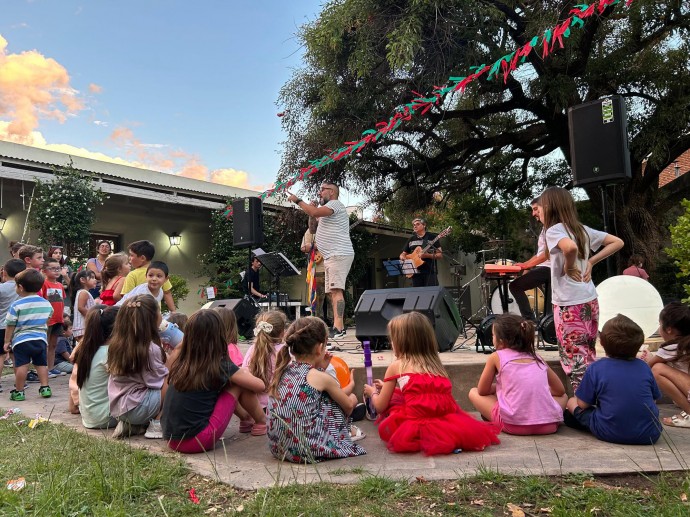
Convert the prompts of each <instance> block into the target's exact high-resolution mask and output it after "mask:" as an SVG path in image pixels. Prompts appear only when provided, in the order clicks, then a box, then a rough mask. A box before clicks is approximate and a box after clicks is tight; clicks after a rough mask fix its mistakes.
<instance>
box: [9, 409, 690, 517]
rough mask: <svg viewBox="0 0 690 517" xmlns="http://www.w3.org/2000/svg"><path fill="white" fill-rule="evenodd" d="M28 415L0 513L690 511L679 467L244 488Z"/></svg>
mask: <svg viewBox="0 0 690 517" xmlns="http://www.w3.org/2000/svg"><path fill="white" fill-rule="evenodd" d="M29 418H30V416H28V415H21V414H20V415H14V416H11V417H9V418H8V419H6V420H1V421H0V443H2V444H3V445H2V446H0V473H2V479H1V481H2V486H0V514H1V515H13V516H15V515H51V516H52V515H65V516H77V515H97V516H100V515H105V516H110V515H122V516H125V515H127V516H130V515H136V516H139V515H142V516H147V515H158V516H173V515H235V514H239V515H281V516H282V515H333V516H347V515H357V516H366V515H383V516H396V517H399V516H402V515H508V516H512V517H519V516H524V515H527V516H530V515H532V516H534V515H541V516H549V515H554V516H557V515H568V516H570V515H583V516H584V515H587V516H592V515H606V516H608V515H621V516H633V515H654V516H660V515H669V516H670V515H678V516H686V515H688V514H690V505H689V504H688V503H687V496H686V494H690V474H688V473H687V472H668V473H662V474H659V475H649V476H647V475H638V474H630V475H626V476H616V477H593V476H590V475H567V476H562V477H542V476H528V477H520V476H510V475H505V474H500V473H498V472H496V471H494V470H490V469H484V470H480V471H479V472H477V473H476V475H475V476H472V477H462V478H458V479H455V480H450V481H443V482H429V481H427V480H426V479H424V478H423V477H419V478H417V479H413V480H396V479H390V478H384V477H378V476H371V475H369V474H367V473H366V472H364V471H362V470H361V469H348V468H347V465H346V464H343V467H342V468H340V469H338V470H336V471H334V472H333V473H332V474H331V476H333V479H337V477H338V475H346V474H361V478H360V480H359V481H358V482H357V483H356V484H354V485H340V484H337V483H326V482H323V483H318V484H312V485H306V486H304V485H289V486H284V487H273V488H269V489H265V490H258V491H242V490H236V489H234V488H232V487H229V486H227V485H224V484H222V483H218V482H216V481H215V480H213V479H208V478H205V477H202V476H199V475H197V474H195V473H193V472H191V471H190V470H189V469H188V468H187V467H186V466H185V464H184V463H183V462H182V461H181V460H180V459H179V458H178V457H177V456H175V455H173V454H170V455H158V454H150V453H148V452H147V451H145V450H142V449H140V448H136V447H130V446H129V445H128V444H127V443H123V442H114V441H112V440H105V439H100V438H97V437H93V436H88V435H86V434H84V433H80V432H78V431H75V430H73V429H70V428H68V427H65V426H63V425H55V424H52V423H46V422H44V423H41V424H40V425H39V426H37V427H36V428H34V429H30V428H29V427H28V423H29ZM22 420H24V422H23V423H22V424H20V422H21V421H22ZM19 477H24V478H25V480H26V486H25V487H24V488H23V489H21V490H18V491H13V490H9V489H7V482H8V481H9V480H11V479H17V478H19ZM192 489H193V495H194V496H196V498H198V504H197V503H195V502H194V501H193V500H192V499H194V497H192V496H190V490H192Z"/></svg>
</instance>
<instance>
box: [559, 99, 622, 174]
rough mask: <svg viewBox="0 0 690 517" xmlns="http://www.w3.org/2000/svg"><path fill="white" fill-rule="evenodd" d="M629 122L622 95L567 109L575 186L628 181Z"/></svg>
mask: <svg viewBox="0 0 690 517" xmlns="http://www.w3.org/2000/svg"><path fill="white" fill-rule="evenodd" d="M627 127H628V120H627V115H626V112H625V102H624V101H623V98H622V97H621V96H619V95H616V96H613V97H607V98H605V99H599V100H596V101H592V102H586V103H585V104H580V105H578V106H573V107H571V108H570V109H568V128H569V132H570V158H571V168H572V171H573V185H574V186H576V187H584V186H587V185H606V184H610V183H619V182H623V181H626V180H629V179H630V177H631V172H630V151H628V130H627Z"/></svg>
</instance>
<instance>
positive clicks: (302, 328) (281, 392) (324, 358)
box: [268, 316, 366, 463]
mask: <svg viewBox="0 0 690 517" xmlns="http://www.w3.org/2000/svg"><path fill="white" fill-rule="evenodd" d="M285 342H286V346H284V347H282V348H281V350H280V352H278V361H277V363H276V368H275V373H274V375H273V382H272V383H271V386H270V390H269V393H270V397H269V403H268V439H269V445H270V450H271V453H272V454H273V456H275V457H276V458H278V459H279V460H286V461H290V462H293V463H314V462H319V461H324V460H329V459H336V458H346V457H350V456H360V455H362V454H366V451H365V450H364V449H362V448H361V447H360V446H359V445H357V444H356V443H353V441H352V438H351V436H350V419H349V415H350V414H351V413H352V410H353V409H354V408H355V406H356V404H357V397H356V396H355V395H353V394H350V395H348V394H347V393H345V392H344V391H343V390H342V389H341V388H340V384H339V383H338V381H337V380H336V379H335V378H333V377H332V376H331V375H329V374H328V373H326V372H325V369H326V367H327V366H328V364H329V363H330V358H331V356H330V354H329V353H328V352H326V344H327V343H328V329H327V328H326V324H325V323H324V322H323V321H322V320H320V319H318V318H314V317H311V316H309V317H305V318H300V319H298V320H297V321H295V322H294V323H293V324H292V325H290V327H289V328H288V330H287V333H286V334H285ZM291 355H292V356H294V358H295V360H294V361H292V360H291Z"/></svg>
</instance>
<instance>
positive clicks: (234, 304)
mask: <svg viewBox="0 0 690 517" xmlns="http://www.w3.org/2000/svg"><path fill="white" fill-rule="evenodd" d="M215 307H226V308H228V309H232V312H234V313H235V317H236V318H237V332H238V333H239V335H240V336H244V337H252V335H253V334H252V331H253V330H254V318H256V315H257V314H258V313H259V308H258V307H256V306H255V305H254V304H253V303H252V302H250V301H249V300H246V299H245V298H234V299H228V300H213V301H212V302H208V303H207V304H205V305H204V306H203V308H204V309H213V308H215Z"/></svg>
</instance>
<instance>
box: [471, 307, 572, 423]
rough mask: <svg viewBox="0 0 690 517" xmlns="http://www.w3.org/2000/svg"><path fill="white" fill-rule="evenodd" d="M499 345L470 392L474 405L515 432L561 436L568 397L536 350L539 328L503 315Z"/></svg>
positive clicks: (496, 337) (496, 333) (496, 335)
mask: <svg viewBox="0 0 690 517" xmlns="http://www.w3.org/2000/svg"><path fill="white" fill-rule="evenodd" d="M493 344H494V347H495V348H496V351H495V352H494V353H493V354H491V355H490V356H489V359H488V360H487V361H486V366H485V367H484V371H483V372H482V375H481V377H480V378H479V384H478V385H477V387H476V388H472V389H471V390H470V393H469V397H470V401H471V402H472V404H473V405H474V407H475V408H477V411H479V412H480V413H481V415H482V416H483V417H484V418H486V419H488V420H490V421H492V422H497V423H500V424H502V425H503V431H505V432H506V433H509V434H518V435H535V434H552V433H555V432H556V431H557V430H558V426H559V425H560V424H561V422H563V410H564V409H565V405H566V403H567V402H568V395H566V393H565V388H564V386H563V383H562V382H561V380H560V379H559V378H558V376H557V375H556V374H555V373H554V371H553V370H552V369H551V368H549V366H548V365H547V364H546V363H545V362H544V360H543V359H542V358H541V357H539V356H538V355H537V353H536V351H535V349H534V324H533V323H532V322H530V321H527V320H525V319H523V318H522V317H520V316H516V315H514V314H501V315H500V316H498V318H496V320H495V322H494V325H493ZM494 379H495V380H496V382H495V383H494Z"/></svg>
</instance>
